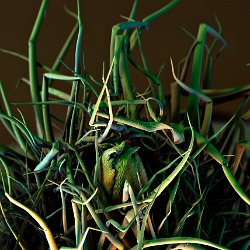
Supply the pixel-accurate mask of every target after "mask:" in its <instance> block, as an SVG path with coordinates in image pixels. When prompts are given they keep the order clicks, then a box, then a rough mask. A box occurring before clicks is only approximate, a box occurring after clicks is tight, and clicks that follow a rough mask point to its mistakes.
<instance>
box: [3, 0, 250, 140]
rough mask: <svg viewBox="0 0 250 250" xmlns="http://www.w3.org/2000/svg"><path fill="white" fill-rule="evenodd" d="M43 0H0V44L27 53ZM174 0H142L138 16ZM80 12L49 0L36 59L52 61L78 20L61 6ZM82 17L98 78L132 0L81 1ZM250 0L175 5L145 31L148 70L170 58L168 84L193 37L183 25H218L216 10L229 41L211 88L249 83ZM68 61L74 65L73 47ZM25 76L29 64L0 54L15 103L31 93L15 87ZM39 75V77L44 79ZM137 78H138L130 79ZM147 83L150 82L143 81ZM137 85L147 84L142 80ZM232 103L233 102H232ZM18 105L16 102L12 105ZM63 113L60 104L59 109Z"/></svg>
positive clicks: (89, 62)
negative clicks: (117, 26) (112, 37)
mask: <svg viewBox="0 0 250 250" xmlns="http://www.w3.org/2000/svg"><path fill="white" fill-rule="evenodd" d="M41 2H42V1H38V0H36V1H34V0H22V1H18V0H10V1H4V0H0V3H1V4H0V48H5V49H9V50H13V51H16V52H19V53H21V54H24V55H28V38H29V36H30V33H31V30H32V27H33V24H34V21H35V18H36V15H37V12H38V10H39V7H40V4H41ZM168 2H170V1H167V0H140V1H139V7H138V10H137V16H136V18H137V20H140V19H142V18H143V17H145V16H147V15H149V14H150V13H152V12H154V11H155V10H157V9H159V8H160V7H162V6H164V5H165V4H166V3H168ZM64 4H66V5H67V7H68V8H69V9H71V10H73V11H76V0H75V1H72V0H64V1H63V0H50V1H49V4H48V9H47V14H46V19H45V21H44V23H43V25H42V29H41V33H40V36H39V40H38V44H37V45H38V60H39V61H40V62H42V63H44V64H47V65H48V66H51V65H52V63H53V61H54V60H55V59H56V57H57V54H58V53H59V51H60V48H61V46H62V45H63V43H64V41H65V39H66V38H67V36H68V34H69V33H70V31H71V29H72V28H73V26H74V24H75V20H74V18H72V17H70V16H69V15H68V14H66V12H65V10H64V8H63V5H64ZM81 5H82V6H81V7H82V8H81V9H82V13H81V14H82V18H83V22H84V38H83V52H84V57H85V63H86V68H87V70H88V71H89V72H90V73H91V74H92V75H93V76H94V77H95V78H96V79H98V80H100V79H101V74H102V66H103V61H104V62H105V63H106V65H107V66H108V64H109V43H110V35H111V28H112V26H113V25H115V24H117V23H119V22H122V21H124V19H123V18H122V17H121V16H129V13H130V10H131V7H132V5H133V1H132V0H120V1H118V0H105V1H102V0H99V1H94V0H92V1H82V3H81ZM249 11H250V1H249V0H239V1H234V0H182V1H181V2H180V3H179V4H178V5H177V6H176V7H175V8H174V9H172V10H171V11H170V12H168V13H167V14H166V15H165V16H162V17H161V18H159V19H158V20H156V21H155V22H154V23H153V24H151V25H150V26H149V29H148V31H146V32H145V33H144V34H143V43H144V47H145V51H146V55H147V59H148V61H149V65H150V69H151V71H152V72H154V73H156V72H157V71H158V69H159V68H160V66H161V65H162V64H164V63H166V66H165V69H164V71H163V73H162V77H161V79H162V80H163V82H164V85H165V87H166V89H167V88H168V87H169V84H170V82H171V81H172V80H173V78H172V76H171V70H170V60H169V58H170V57H172V58H173V61H174V63H175V64H176V65H177V63H178V61H179V60H180V59H181V58H183V57H184V56H185V55H186V54H187V52H188V50H189V48H190V46H191V44H192V42H193V40H192V39H191V38H190V37H188V36H187V35H186V34H185V33H184V32H183V31H182V29H181V27H185V28H186V29H188V30H189V31H190V32H191V33H193V34H196V33H197V30H198V27H199V24H200V23H202V22H205V23H208V24H210V25H211V26H213V27H214V28H215V29H217V28H218V27H217V25H216V22H215V18H214V15H216V16H217V17H218V18H219V20H220V22H221V25H222V27H223V31H222V35H223V37H224V38H225V40H226V41H227V42H228V46H227V48H226V50H224V52H223V54H222V55H221V56H220V58H219V59H218V61H217V64H216V67H215V71H214V76H213V87H214V88H221V87H234V86H240V85H244V84H247V83H249V79H250V67H248V66H246V64H247V63H249V62H250V49H249V46H250V34H249V32H250V18H249ZM65 62H66V63H67V64H68V65H69V66H71V67H72V68H73V65H74V46H72V48H71V50H70V53H69V54H68V56H67V58H66V59H65ZM21 77H25V78H28V64H27V62H24V61H22V60H20V59H17V58H15V57H12V56H10V55H6V54H3V53H0V79H1V81H2V82H3V84H4V85H5V87H6V89H7V94H8V97H9V98H10V100H11V102H24V101H27V98H29V89H28V87H27V85H25V84H23V83H22V84H21V85H19V87H18V88H17V90H15V86H16V84H17V82H18V80H19V79H20V78H21ZM40 79H41V78H40ZM132 80H133V81H134V82H136V81H140V79H136V78H135V79H132ZM145 83H146V82H145ZM139 84H142V85H143V82H140V83H139ZM229 104H231V106H230V105H229ZM235 105H236V104H235V103H234V102H232V103H228V106H227V107H226V109H225V107H224V111H221V107H219V109H218V112H221V113H222V114H221V115H225V116H230V111H232V110H233V108H235V107H236V106H235ZM18 108H20V109H21V111H22V113H23V114H24V116H25V118H26V119H27V122H28V123H29V124H30V125H32V124H33V114H32V110H31V109H30V108H29V107H28V106H18ZM14 109H16V107H14ZM58 112H60V109H59V111H58ZM0 135H1V137H0V143H6V142H8V140H10V137H8V136H7V133H6V130H5V129H4V128H3V126H2V125H0Z"/></svg>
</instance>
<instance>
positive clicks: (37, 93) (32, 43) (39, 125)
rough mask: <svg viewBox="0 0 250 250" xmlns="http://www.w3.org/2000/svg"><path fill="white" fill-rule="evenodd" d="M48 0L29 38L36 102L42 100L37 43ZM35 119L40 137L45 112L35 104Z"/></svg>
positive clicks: (32, 88)
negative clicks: (37, 65)
mask: <svg viewBox="0 0 250 250" xmlns="http://www.w3.org/2000/svg"><path fill="white" fill-rule="evenodd" d="M47 5H48V0H43V2H42V4H41V7H40V10H39V12H38V15H37V18H36V21H35V24H34V27H33V30H32V32H31V35H30V38H29V78H30V93H31V98H32V101H33V102H34V103H36V102H40V101H41V96H40V91H39V81H38V72H37V67H36V63H37V51H36V43H37V39H38V35H39V31H40V28H41V25H42V22H43V18H44V15H45V12H46V9H47ZM34 111H35V119H36V127H37V132H38V135H39V136H40V137H43V135H44V125H43V114H42V109H41V107H40V106H38V105H35V106H34Z"/></svg>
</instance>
